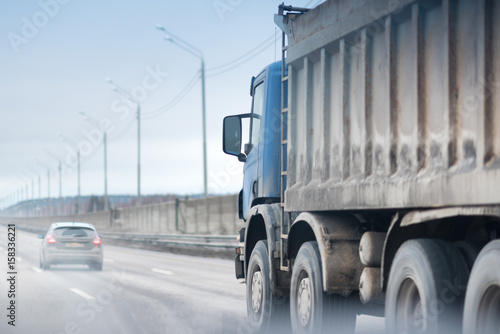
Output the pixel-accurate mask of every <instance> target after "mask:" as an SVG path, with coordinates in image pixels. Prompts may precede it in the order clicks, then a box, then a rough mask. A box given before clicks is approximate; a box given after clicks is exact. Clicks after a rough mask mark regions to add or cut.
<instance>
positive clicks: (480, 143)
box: [285, 0, 500, 211]
mask: <svg viewBox="0 0 500 334" xmlns="http://www.w3.org/2000/svg"><path fill="white" fill-rule="evenodd" d="M285 29H286V33H287V36H288V43H289V48H288V51H287V52H288V54H287V63H288V73H289V82H288V108H289V109H288V115H289V116H288V122H287V123H288V133H287V138H288V145H287V146H288V149H287V168H288V171H287V190H286V192H285V210H286V211H325V210H361V209H391V208H392V209H395V208H417V207H419V208H425V207H440V206H458V205H486V204H498V203H500V1H487V0H482V1H475V0H461V1H450V0H445V1H410V0H406V1H403V0H402V1H396V2H387V1H381V0H374V1H352V0H339V1H328V2H325V3H323V4H322V5H320V6H319V7H317V8H315V9H313V10H311V11H309V12H307V13H306V14H304V15H302V16H299V17H298V18H296V19H295V20H290V22H288V24H287V25H286V26H285Z"/></svg>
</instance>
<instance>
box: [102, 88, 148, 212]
mask: <svg viewBox="0 0 500 334" xmlns="http://www.w3.org/2000/svg"><path fill="white" fill-rule="evenodd" d="M105 81H106V82H107V83H109V84H110V85H111V89H112V90H113V91H114V92H116V93H118V94H120V95H121V96H123V97H124V98H126V99H127V100H129V101H132V102H133V103H135V104H136V105H137V205H141V202H142V200H141V104H140V103H139V102H138V101H136V100H134V99H133V97H132V96H131V95H130V94H129V93H128V92H127V91H126V90H125V89H123V88H121V87H120V86H118V85H117V84H116V83H114V82H113V80H111V79H110V78H106V79H105Z"/></svg>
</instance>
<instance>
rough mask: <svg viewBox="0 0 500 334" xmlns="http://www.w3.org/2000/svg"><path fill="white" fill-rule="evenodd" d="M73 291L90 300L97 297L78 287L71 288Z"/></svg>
mask: <svg viewBox="0 0 500 334" xmlns="http://www.w3.org/2000/svg"><path fill="white" fill-rule="evenodd" d="M70 290H71V291H72V292H74V293H76V294H77V295H79V296H80V297H83V298H85V299H88V300H93V299H95V298H94V297H92V296H91V295H89V294H87V293H85V292H83V291H82V290H79V289H77V288H71V289H70Z"/></svg>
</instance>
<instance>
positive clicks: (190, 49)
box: [156, 25, 208, 197]
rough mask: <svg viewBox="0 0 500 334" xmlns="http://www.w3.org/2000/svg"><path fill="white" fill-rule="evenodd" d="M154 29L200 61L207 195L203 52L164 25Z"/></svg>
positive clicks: (204, 190)
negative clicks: (161, 32)
mask: <svg viewBox="0 0 500 334" xmlns="http://www.w3.org/2000/svg"><path fill="white" fill-rule="evenodd" d="M156 29H158V30H161V31H163V32H164V33H165V34H166V35H165V37H164V39H165V40H166V41H168V42H172V43H173V44H175V45H177V46H178V47H180V48H181V49H183V50H184V51H186V52H189V53H190V54H192V55H193V56H195V57H197V58H198V59H200V61H201V69H200V72H201V113H202V115H201V121H202V134H203V195H204V196H205V197H207V194H208V190H207V132H206V127H207V126H206V109H205V108H206V106H205V61H204V59H203V52H201V50H200V49H198V48H196V47H194V46H193V45H191V44H189V43H188V42H186V41H185V40H183V39H182V38H180V37H178V36H176V35H174V34H172V33H171V32H169V31H167V29H165V27H163V26H161V25H157V26H156Z"/></svg>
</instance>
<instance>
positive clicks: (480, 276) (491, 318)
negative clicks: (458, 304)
mask: <svg viewBox="0 0 500 334" xmlns="http://www.w3.org/2000/svg"><path fill="white" fill-rule="evenodd" d="M499 314H500V240H497V241H492V242H490V243H489V244H488V245H487V246H486V247H485V248H484V249H483V250H482V251H481V252H480V253H479V256H478V257H477V260H476V262H475V263H474V266H473V268H472V272H471V276H470V280H469V286H468V287H467V294H466V297H465V306H464V315H465V316H464V333H465V334H476V333H477V334H490V333H495V334H496V333H499V329H500V317H499Z"/></svg>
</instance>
